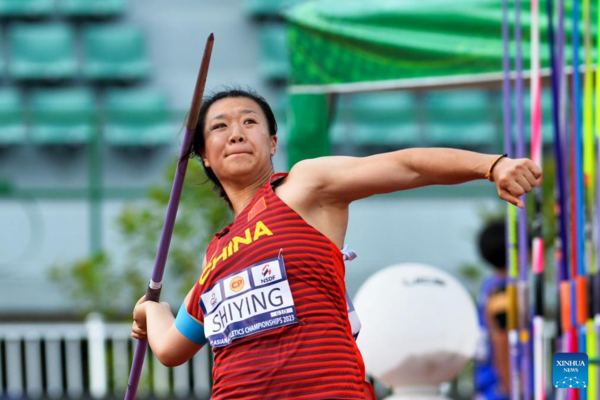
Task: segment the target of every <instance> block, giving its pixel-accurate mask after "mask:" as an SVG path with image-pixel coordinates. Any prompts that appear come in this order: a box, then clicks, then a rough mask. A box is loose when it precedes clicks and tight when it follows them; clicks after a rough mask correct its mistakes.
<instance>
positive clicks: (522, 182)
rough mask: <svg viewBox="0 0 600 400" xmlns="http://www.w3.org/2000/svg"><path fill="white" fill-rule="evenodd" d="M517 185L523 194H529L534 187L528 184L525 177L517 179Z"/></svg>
mask: <svg viewBox="0 0 600 400" xmlns="http://www.w3.org/2000/svg"><path fill="white" fill-rule="evenodd" d="M517 185H519V186H520V187H521V189H522V190H523V193H529V192H531V187H532V186H535V185H531V184H530V183H529V181H528V180H527V178H526V177H525V175H521V176H518V177H517ZM515 194H518V193H515Z"/></svg>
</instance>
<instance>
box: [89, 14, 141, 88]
mask: <svg viewBox="0 0 600 400" xmlns="http://www.w3.org/2000/svg"><path fill="white" fill-rule="evenodd" d="M83 41H84V52H85V60H84V64H83V74H84V76H85V77H86V78H88V79H90V80H93V81H139V80H142V79H146V78H148V76H149V74H150V62H149V60H148V57H147V55H146V42H145V38H144V35H143V32H142V31H141V30H140V29H138V28H136V27H134V26H129V25H101V24H97V25H92V26H88V27H86V28H85V30H84V32H83Z"/></svg>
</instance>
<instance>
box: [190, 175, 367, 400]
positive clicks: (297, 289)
mask: <svg viewBox="0 0 600 400" xmlns="http://www.w3.org/2000/svg"><path fill="white" fill-rule="evenodd" d="M286 176H287V174H286V173H280V174H274V175H273V176H272V177H271V179H270V180H269V182H267V183H265V184H264V185H263V186H262V187H261V188H260V189H259V190H258V192H257V193H256V195H255V196H254V198H253V199H252V201H251V202H250V204H248V206H247V207H246V208H245V209H244V210H243V211H242V212H241V213H240V214H239V215H238V216H237V218H236V219H235V221H234V222H233V223H232V224H230V225H229V226H227V227H226V228H225V229H224V230H223V231H221V232H219V233H217V234H216V235H215V237H214V238H213V240H212V241H211V243H210V244H209V246H208V248H207V251H206V257H207V265H206V267H205V268H204V270H203V271H202V274H201V275H200V279H199V280H198V282H197V283H196V285H195V287H194V289H193V291H192V298H191V301H190V302H189V304H188V312H189V313H190V315H192V316H193V317H195V318H196V319H198V320H199V321H201V322H202V323H203V324H204V327H205V334H206V336H207V338H209V341H210V339H211V338H212V337H211V336H210V335H211V334H212V333H213V332H217V331H219V332H220V330H221V328H223V327H224V326H225V325H226V324H231V325H230V326H229V328H231V329H230V332H229V336H227V334H226V333H220V334H221V335H222V336H220V337H221V339H215V340H214V341H212V342H211V345H212V348H213V352H214V367H213V380H214V386H213V397H212V399H215V400H218V399H265V400H266V399H278V400H279V399H366V398H369V397H370V396H369V394H368V393H369V391H371V390H372V389H370V388H369V389H367V388H366V386H365V384H364V380H365V368H364V363H363V360H362V356H361V354H360V352H359V350H358V348H357V346H356V343H355V340H354V338H353V335H352V329H351V324H350V322H349V320H348V310H349V308H348V305H347V303H346V298H345V283H344V274H345V266H344V260H343V255H342V253H341V251H340V250H339V249H338V248H337V246H336V245H335V244H334V243H333V242H331V241H330V240H329V239H328V238H327V237H325V236H324V235H323V234H321V233H320V232H319V231H318V230H317V229H315V228H313V227H312V226H311V225H309V224H308V223H307V222H306V221H304V220H303V219H302V217H301V216H300V215H299V214H298V213H296V212H295V211H294V210H293V209H291V208H290V207H289V206H287V205H286V204H285V203H284V202H283V201H282V200H281V199H280V198H279V197H278V196H277V195H276V194H275V192H274V190H273V185H274V184H276V183H277V182H278V181H280V180H281V179H282V178H285V177H286ZM275 277H276V278H277V280H278V283H274V282H267V281H268V280H269V279H275ZM261 282H267V283H264V285H265V286H261V285H263V283H261ZM288 285H289V289H286V287H287V286H288ZM268 288H274V289H272V290H271V292H268V291H267V289H268ZM275 290H279V292H278V295H274V294H273V293H275ZM287 290H289V292H291V295H290V296H288V295H286V294H284V293H285V292H286V291H287ZM253 293H254V294H253ZM265 293H266V294H265ZM261 296H262V297H261ZM236 301H237V303H236ZM228 302H229V303H228ZM269 302H271V303H270V304H267V303H269ZM284 302H285V305H284V306H285V307H286V308H285V309H277V310H275V311H271V310H273V309H274V308H273V307H271V308H270V309H269V310H266V308H268V307H270V306H271V305H273V304H275V306H277V305H281V304H283V303H284ZM232 304H233V306H232ZM257 307H258V308H261V307H265V310H266V314H262V317H260V318H263V317H264V316H265V315H266V317H264V318H269V320H268V321H267V322H265V320H264V318H263V319H260V318H259V316H255V315H254V314H253V316H252V317H250V316H248V317H246V316H245V314H248V315H250V314H249V313H251V312H253V311H256V308H257ZM269 311H270V314H269ZM207 316H208V317H207ZM205 317H206V320H205ZM244 318H245V319H244ZM234 320H235V323H234V322H232V321H234ZM273 321H278V322H277V323H279V325H277V323H273ZM269 324H273V326H271V325H269ZM234 328H235V329H234ZM236 332H238V333H239V335H238V334H237V333H236ZM248 332H250V334H248ZM215 337H216V336H215Z"/></svg>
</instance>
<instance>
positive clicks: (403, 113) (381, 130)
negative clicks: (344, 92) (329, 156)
mask: <svg viewBox="0 0 600 400" xmlns="http://www.w3.org/2000/svg"><path fill="white" fill-rule="evenodd" d="M342 97H343V96H342ZM343 100H344V101H341V102H340V107H339V109H338V111H337V112H338V116H337V120H338V123H336V124H335V125H334V127H333V129H334V132H333V134H332V136H333V139H334V142H340V141H348V140H349V141H351V142H352V143H354V144H356V145H360V146H389V147H393V148H400V147H411V146H414V145H416V144H418V143H419V141H420V135H419V127H418V121H417V119H416V117H415V113H414V109H415V107H414V95H413V94H412V93H410V92H377V93H362V94H355V95H348V96H347V99H343ZM339 130H343V131H344V132H339Z"/></svg>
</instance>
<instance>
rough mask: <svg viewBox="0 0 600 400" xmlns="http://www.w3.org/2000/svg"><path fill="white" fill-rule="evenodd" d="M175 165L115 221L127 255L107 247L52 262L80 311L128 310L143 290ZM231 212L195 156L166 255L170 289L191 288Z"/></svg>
mask: <svg viewBox="0 0 600 400" xmlns="http://www.w3.org/2000/svg"><path fill="white" fill-rule="evenodd" d="M176 166H177V163H176V161H174V162H172V163H169V165H168V167H167V169H166V173H165V175H164V177H163V179H162V182H161V183H159V184H157V185H155V186H152V187H151V188H150V189H149V191H148V197H147V199H146V200H145V201H143V202H135V203H130V204H126V205H125V206H124V207H123V209H122V210H121V212H120V214H119V216H118V217H117V219H116V224H117V226H118V231H119V234H120V239H121V242H122V246H123V249H124V250H125V252H124V255H120V256H117V255H116V254H111V253H110V250H109V249H107V250H105V251H103V252H101V253H98V254H93V255H91V256H89V257H87V258H85V259H82V260H76V261H74V262H72V263H69V264H66V265H65V264H63V265H54V266H52V267H51V269H50V278H51V279H52V280H53V281H54V282H56V283H57V284H58V285H60V287H61V288H62V289H63V290H64V291H65V292H66V293H67V294H68V295H69V296H70V297H71V299H72V300H73V301H74V302H75V304H77V305H78V306H79V307H78V309H79V311H81V312H84V313H87V312H90V311H96V312H101V313H103V314H104V315H105V316H108V317H114V316H117V315H120V314H123V313H127V314H129V312H130V311H131V308H132V306H133V304H135V302H136V301H137V299H138V298H139V297H140V296H141V295H142V294H143V293H144V291H145V288H146V286H147V282H148V280H149V279H150V276H151V272H152V269H153V266H154V262H155V258H156V253H157V249H158V243H159V241H160V236H161V233H162V228H163V225H164V219H165V215H166V210H167V204H168V202H169V198H170V194H171V187H172V182H173V179H174V176H175V168H176ZM230 218H231V213H230V211H229V209H228V207H227V205H226V203H225V202H224V201H223V200H222V199H219V198H218V197H217V196H216V195H215V194H214V192H213V191H212V184H211V183H210V182H207V178H206V175H205V174H204V171H203V169H202V165H201V164H200V162H198V161H196V160H195V159H194V160H190V162H189V163H188V168H187V173H186V179H185V183H184V188H183V192H182V196H181V201H180V204H179V209H178V213H177V220H176V223H175V228H174V231H173V237H172V240H171V244H170V249H169V255H168V258H167V266H166V270H165V271H166V272H165V279H164V282H165V285H164V287H165V289H164V290H165V291H166V292H167V293H171V294H173V293H174V292H175V291H176V292H177V293H178V295H179V296H183V295H185V293H187V291H188V290H189V289H190V288H191V286H192V285H193V283H194V282H195V280H196V279H197V278H198V275H199V274H200V269H201V266H202V260H203V257H204V252H205V249H206V246H207V245H208V243H209V242H210V240H211V238H212V235H213V234H214V233H215V232H217V231H218V230H220V229H221V228H222V227H223V226H225V224H226V223H227V221H228V220H229V219H230ZM120 250H121V249H119V253H121V252H120ZM163 293H164V292H163Z"/></svg>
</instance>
